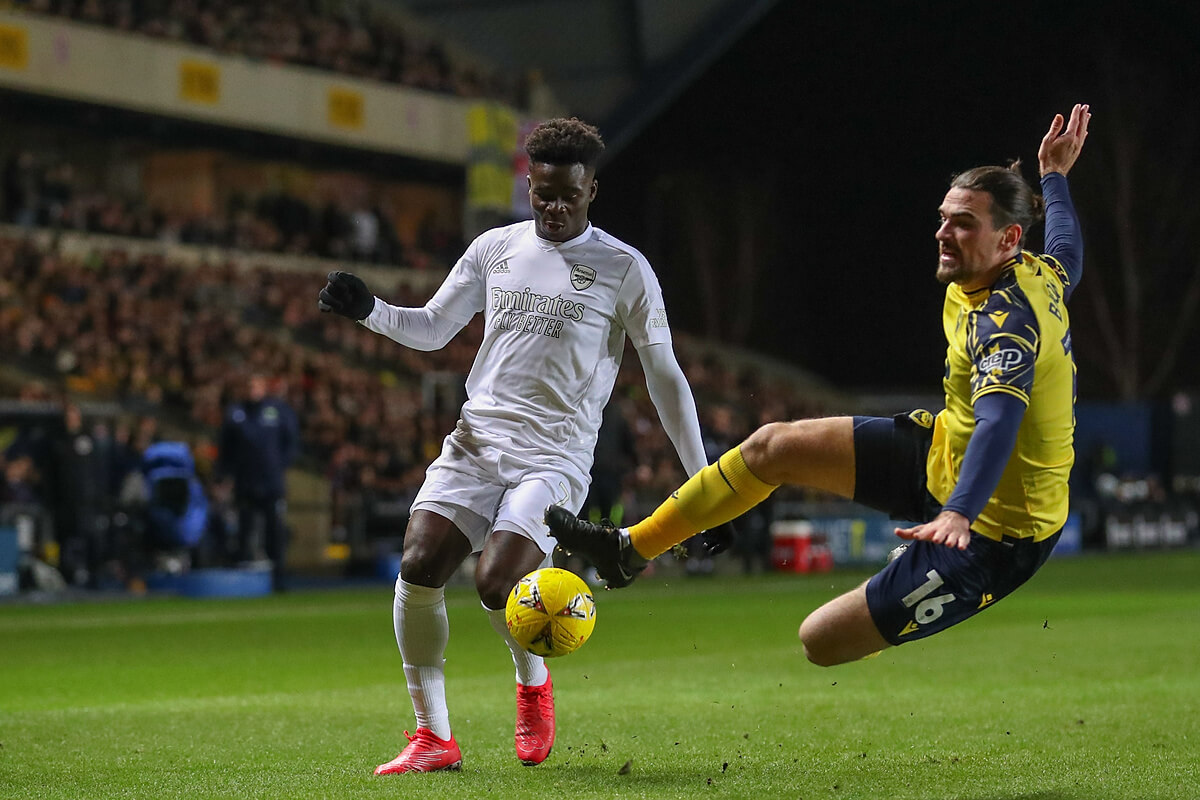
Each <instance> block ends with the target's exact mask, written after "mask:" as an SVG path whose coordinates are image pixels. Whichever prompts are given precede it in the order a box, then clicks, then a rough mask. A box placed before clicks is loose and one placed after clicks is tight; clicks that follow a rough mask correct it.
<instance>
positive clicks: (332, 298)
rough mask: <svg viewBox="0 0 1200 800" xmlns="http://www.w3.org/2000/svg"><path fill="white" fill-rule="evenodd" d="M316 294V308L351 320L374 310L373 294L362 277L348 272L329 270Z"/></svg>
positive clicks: (363, 317) (362, 317)
mask: <svg viewBox="0 0 1200 800" xmlns="http://www.w3.org/2000/svg"><path fill="white" fill-rule="evenodd" d="M326 278H327V279H328V281H329V283H327V284H325V288H324V289H322V290H321V293H320V294H319V295H318V296H317V308H319V309H321V310H322V311H332V312H333V313H335V314H341V315H342V316H343V317H349V318H350V319H352V320H356V321H357V320H361V319H366V318H367V317H368V316H369V315H370V314H371V312H372V311H374V310H375V295H373V294H371V290H370V289H368V288H367V285H366V284H365V283H363V279H362V278H360V277H358V276H357V275H355V274H353V273H350V272H331V273H329V275H327V276H326Z"/></svg>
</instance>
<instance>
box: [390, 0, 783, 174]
mask: <svg viewBox="0 0 1200 800" xmlns="http://www.w3.org/2000/svg"><path fill="white" fill-rule="evenodd" d="M387 2H388V3H390V4H392V5H395V6H399V7H401V8H403V9H405V10H406V11H407V12H408V13H409V14H412V15H414V16H415V17H417V18H418V19H420V20H421V21H423V22H425V23H427V24H429V25H430V26H431V27H432V28H435V29H437V30H439V31H441V32H442V33H444V34H445V36H446V37H447V38H448V39H450V40H452V41H456V42H458V43H460V44H462V45H463V46H464V47H466V48H468V49H469V50H471V51H473V52H475V53H477V54H479V56H480V57H482V58H486V59H488V60H489V61H492V62H493V63H495V64H496V65H497V66H500V67H502V68H505V69H509V70H513V71H514V72H524V71H527V70H537V71H538V72H540V73H541V75H542V78H543V79H544V80H545V82H546V84H547V85H548V86H549V88H550V89H551V91H552V92H553V93H554V95H555V96H556V98H557V99H558V100H559V101H560V102H561V103H562V104H563V105H564V106H565V107H566V109H567V111H569V112H570V113H572V114H576V115H578V116H580V117H582V118H584V119H587V120H588V121H589V122H594V123H597V124H598V125H600V127H601V129H602V130H603V131H604V137H605V141H606V142H607V143H608V145H609V149H608V155H609V156H610V157H611V156H612V155H615V154H616V153H617V152H618V151H620V150H621V148H622V147H623V146H624V145H626V144H628V143H629V141H631V140H632V139H633V138H634V137H635V136H636V135H637V133H638V132H639V131H640V130H641V129H642V128H643V127H645V126H646V125H647V124H648V123H649V122H650V121H651V120H652V119H654V117H655V116H657V115H658V113H659V112H661V111H662V110H663V109H664V108H665V107H666V105H667V104H668V103H669V102H670V101H671V100H673V99H674V98H675V97H676V96H678V94H679V93H680V92H682V91H683V89H684V88H686V87H687V85H688V84H689V83H690V82H691V81H692V80H694V79H695V78H696V77H698V76H699V75H700V74H701V73H702V72H703V70H704V69H705V68H706V67H707V66H708V65H709V64H711V63H712V62H713V61H714V60H715V59H716V58H718V57H719V56H720V55H721V54H722V53H723V52H725V50H726V49H727V48H728V47H729V46H730V45H731V44H733V43H734V42H735V41H736V40H737V39H738V37H739V36H741V35H742V33H744V32H745V31H746V30H747V29H748V28H749V27H750V26H751V25H753V24H754V23H755V22H757V21H758V20H759V19H761V18H762V16H763V15H764V14H765V13H766V12H767V11H768V10H769V9H770V8H771V7H772V6H773V5H775V3H776V2H777V0H687V2H680V0H387Z"/></svg>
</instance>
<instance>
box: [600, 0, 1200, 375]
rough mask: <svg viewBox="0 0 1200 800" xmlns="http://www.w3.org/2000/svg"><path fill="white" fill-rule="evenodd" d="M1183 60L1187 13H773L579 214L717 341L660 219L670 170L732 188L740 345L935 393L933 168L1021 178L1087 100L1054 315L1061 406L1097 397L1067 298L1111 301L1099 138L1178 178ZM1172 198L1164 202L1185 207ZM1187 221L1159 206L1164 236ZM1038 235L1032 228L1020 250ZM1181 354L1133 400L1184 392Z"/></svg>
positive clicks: (1191, 95)
mask: <svg viewBox="0 0 1200 800" xmlns="http://www.w3.org/2000/svg"><path fill="white" fill-rule="evenodd" d="M1198 65H1200V15H1198V13H1197V10H1196V8H1195V4H1193V3H1165V2H1158V3H1139V4H1136V5H1134V4H1116V3H1078V2H1067V3H1054V2H1041V3H1006V4H993V3H968V4H950V3H913V2H908V3H891V2H889V3H848V4H820V5H817V4H809V3H798V2H782V3H780V4H779V5H778V6H777V7H776V8H775V9H774V10H773V11H772V12H771V13H770V14H769V15H768V16H767V17H766V18H765V19H764V20H763V21H762V22H761V23H760V24H759V25H757V26H756V27H755V28H753V29H752V30H751V31H750V32H749V33H748V35H746V36H745V37H744V38H743V39H742V40H740V41H739V42H738V43H737V44H736V45H735V46H734V47H733V48H732V49H731V50H730V52H728V53H727V54H726V55H725V56H724V57H723V58H721V59H720V60H719V61H717V62H716V63H715V64H713V65H712V66H711V67H710V68H709V69H708V70H707V71H706V72H705V73H704V74H703V75H702V76H701V77H700V78H699V79H698V80H697V81H696V82H695V83H694V84H693V85H691V86H690V87H689V89H688V90H687V91H686V92H685V93H684V94H683V95H682V96H681V97H680V98H679V99H678V100H677V101H676V102H674V103H673V104H672V105H671V106H670V107H669V108H668V109H667V110H666V111H665V113H663V114H662V115H661V116H660V117H659V118H657V119H656V120H655V121H654V123H653V124H652V125H651V127H649V128H647V129H646V130H645V131H644V133H643V134H642V135H641V136H639V137H638V138H637V140H636V141H635V142H634V143H633V144H631V145H630V146H629V147H628V148H626V149H625V150H623V151H622V152H621V153H619V154H618V155H617V157H616V158H614V159H613V160H612V161H611V163H609V164H607V165H606V166H605V167H604V169H603V170H602V171H601V174H600V194H599V196H598V199H597V201H596V204H595V205H594V206H593V212H592V218H593V220H594V221H595V222H596V223H597V224H598V225H600V226H601V227H604V228H605V229H607V230H609V231H610V232H612V233H614V234H616V235H617V236H619V237H621V238H623V239H626V240H627V241H629V242H631V243H634V244H635V245H637V246H638V247H640V248H641V249H642V250H643V251H644V252H645V253H646V255H647V256H648V257H649V258H650V260H651V263H652V264H654V265H655V268H656V270H657V271H658V273H659V276H660V278H661V280H662V283H663V286H664V291H665V292H666V295H667V303H668V309H669V311H670V313H671V316H672V320H673V323H674V324H675V325H676V326H677V327H682V328H684V329H687V330H692V331H696V332H700V333H709V334H716V335H720V336H723V337H726V338H728V336H729V334H728V329H726V328H724V327H723V325H724V323H721V322H718V323H716V327H715V329H714V324H713V323H711V322H706V321H705V319H703V318H702V316H701V314H700V312H699V311H698V309H699V308H700V306H701V305H702V298H701V297H700V295H699V294H698V291H699V290H698V288H697V284H698V280H697V275H696V272H695V270H693V269H692V268H691V266H690V260H691V258H690V256H689V252H694V251H689V245H688V242H687V241H686V240H687V238H688V237H689V236H690V235H691V234H690V233H689V231H688V230H687V229H685V228H682V227H680V226H679V225H678V224H676V223H675V222H674V221H673V219H674V218H675V216H676V214H675V212H676V211H677V210H678V207H680V206H684V205H687V204H688V203H691V202H694V199H695V198H694V192H693V191H691V188H690V187H692V186H693V184H689V183H688V182H687V179H686V178H684V177H681V176H686V175H688V174H689V173H691V172H693V171H696V170H699V171H701V172H702V173H703V174H704V175H706V176H708V178H709V179H710V181H711V182H712V185H714V186H716V187H717V188H716V195H717V196H718V198H724V199H725V200H728V199H729V198H730V197H732V196H733V194H734V190H735V187H739V186H740V187H743V190H744V189H745V187H750V189H749V191H750V193H751V194H754V193H758V194H759V195H760V196H759V197H758V198H755V199H753V200H752V201H751V205H752V207H753V208H754V209H756V210H755V211H754V213H753V214H752V217H753V225H754V226H756V229H757V230H758V231H759V232H760V234H761V235H762V237H763V239H762V242H763V250H762V251H761V252H760V254H759V256H758V257H759V259H760V263H761V269H762V272H761V274H760V276H759V277H758V283H757V286H756V288H755V291H754V301H753V310H752V312H751V314H750V316H751V319H750V322H749V326H748V329H747V331H746V335H745V339H744V344H746V345H747V346H749V347H751V348H753V349H755V350H760V351H763V352H766V353H769V354H771V355H774V356H777V357H780V358H782V359H785V360H787V361H789V362H792V363H795V364H797V365H799V366H802V367H804V368H807V369H809V370H812V371H814V372H816V373H818V374H819V375H822V376H825V377H827V378H829V379H831V380H832V381H833V382H835V383H836V384H838V385H839V386H842V387H844V388H848V389H862V390H867V389H874V388H887V389H892V390H896V389H912V390H916V391H925V392H937V391H939V388H940V384H939V381H940V377H941V372H942V359H943V355H944V350H945V342H944V339H943V338H942V334H941V331H940V326H939V319H940V308H941V304H942V296H943V289H942V287H941V286H940V284H938V283H937V281H936V280H935V279H934V270H935V258H936V256H935V245H934V239H933V234H934V231H935V229H936V209H937V206H938V204H939V203H940V202H941V198H942V196H943V194H944V192H945V188H946V185H947V182H948V180H949V178H950V176H951V175H952V174H953V173H955V172H958V171H961V170H963V169H967V168H969V167H972V166H976V165H979V164H985V163H1007V161H1008V160H1009V159H1011V158H1016V157H1020V158H1021V159H1023V161H1024V164H1025V174H1026V177H1027V178H1028V179H1029V180H1030V181H1036V179H1037V149H1038V145H1039V142H1040V140H1041V137H1042V135H1043V134H1044V133H1045V130H1046V128H1047V126H1048V125H1049V122H1050V120H1051V118H1052V117H1053V115H1054V113H1056V112H1061V113H1063V114H1064V115H1066V114H1068V113H1069V112H1070V109H1071V106H1072V104H1073V103H1075V102H1087V103H1090V104H1091V106H1092V113H1093V119H1092V125H1091V133H1090V136H1089V139H1088V142H1087V146H1086V148H1085V150H1084V152H1083V154H1082V155H1081V157H1080V160H1079V162H1078V163H1077V165H1076V167H1075V170H1074V171H1073V172H1072V174H1071V176H1070V178H1071V187H1072V194H1073V196H1074V198H1075V201H1076V206H1077V208H1078V210H1079V212H1080V216H1081V218H1082V224H1083V228H1084V233H1085V246H1086V248H1087V253H1086V256H1085V277H1084V282H1083V284H1082V286H1083V288H1081V290H1080V291H1079V293H1077V294H1076V296H1075V298H1074V302H1073V303H1072V321H1073V325H1074V329H1075V347H1076V352H1077V358H1078V360H1079V363H1080V373H1081V375H1080V392H1081V398H1086V397H1088V396H1089V395H1091V396H1095V397H1106V396H1113V395H1115V393H1116V389H1115V387H1114V385H1113V383H1112V381H1111V380H1109V379H1108V378H1107V377H1106V375H1105V374H1103V370H1100V369H1097V370H1096V371H1094V372H1093V371H1092V366H1093V365H1094V366H1096V367H1099V366H1101V365H1102V364H1103V362H1104V360H1105V359H1106V358H1109V356H1108V355H1107V354H1106V353H1105V352H1103V351H1102V350H1101V348H1100V347H1099V341H1098V340H1099V338H1100V334H1099V333H1098V332H1097V331H1095V330H1093V328H1095V324H1096V323H1095V321H1094V320H1093V319H1091V318H1092V317H1095V316H1096V314H1095V313H1093V311H1092V309H1093V307H1094V305H1095V304H1094V298H1093V299H1089V298H1088V297H1087V294H1088V291H1087V290H1092V291H1093V292H1095V291H1099V290H1100V289H1102V288H1103V287H1104V286H1105V285H1107V286H1108V287H1109V288H1108V291H1109V292H1111V293H1114V294H1115V295H1116V296H1117V297H1118V299H1119V298H1120V296H1121V295H1122V293H1123V292H1124V291H1125V287H1122V286H1120V285H1118V284H1117V283H1116V275H1115V271H1114V270H1113V269H1110V264H1111V263H1112V259H1111V258H1109V259H1107V260H1106V259H1105V258H1102V257H1100V256H1098V254H1099V253H1101V251H1108V250H1111V249H1112V248H1114V247H1116V246H1117V245H1116V244H1115V243H1114V241H1113V239H1112V236H1111V231H1107V230H1106V228H1108V227H1110V226H1113V225H1114V224H1115V223H1114V222H1113V220H1114V217H1113V212H1112V202H1111V201H1110V199H1109V198H1110V196H1111V188H1112V184H1113V179H1112V172H1113V161H1112V153H1113V152H1114V147H1116V142H1117V141H1118V139H1120V140H1121V141H1133V140H1136V141H1135V145H1134V146H1140V147H1141V148H1142V149H1141V150H1139V151H1138V152H1139V153H1140V155H1139V156H1138V158H1139V159H1141V161H1139V162H1138V163H1139V164H1141V163H1145V164H1154V165H1155V166H1159V165H1161V167H1160V168H1161V169H1163V170H1168V171H1169V170H1173V169H1180V170H1188V169H1190V170H1192V171H1193V172H1194V171H1195V169H1196V166H1197V164H1196V149H1197V145H1198V144H1200V142H1198V140H1197V139H1196V138H1195V137H1194V136H1192V135H1190V134H1189V133H1188V131H1191V132H1193V133H1194V132H1195V121H1196V117H1197V108H1198V105H1200V101H1198V99H1197V98H1198V96H1200V91H1198V89H1197V82H1198V78H1200V68H1198ZM1118 108H1119V109H1123V111H1119V110H1118ZM1172 130H1174V131H1176V132H1177V133H1178V134H1179V135H1175V136H1171V135H1168V134H1167V133H1160V131H1163V132H1170V131H1172ZM1137 136H1141V138H1140V139H1137ZM1138 142H1140V145H1138ZM1142 151H1145V152H1142ZM1156 159H1157V161H1156ZM1142 172H1147V173H1151V174H1147V175H1142V174H1141V173H1142ZM1157 174H1159V175H1160V176H1165V174H1166V173H1165V172H1159V173H1157ZM1153 178H1154V171H1153V170H1136V171H1135V173H1134V178H1133V180H1135V181H1137V183H1138V186H1139V191H1140V192H1141V193H1140V194H1138V195H1137V196H1136V197H1135V200H1138V199H1144V200H1145V201H1146V202H1144V203H1139V204H1138V205H1137V206H1136V207H1135V209H1134V212H1133V216H1132V217H1131V218H1129V219H1126V223H1128V224H1130V225H1138V224H1140V223H1141V221H1142V220H1143V219H1153V218H1155V217H1156V216H1157V213H1158V211H1157V210H1156V209H1155V208H1154V206H1153V204H1154V201H1155V200H1156V199H1158V198H1156V191H1157V189H1156V186H1155V184H1154V183H1153V180H1152V179H1153ZM1191 186H1192V187H1193V188H1192V191H1190V192H1188V193H1187V194H1186V195H1185V197H1186V199H1187V200H1190V201H1192V203H1193V204H1195V203H1200V200H1198V199H1197V198H1195V197H1194V194H1195V192H1194V187H1195V183H1192V184H1191ZM727 190H728V191H727ZM1191 212H1192V209H1191V208H1177V207H1172V208H1170V210H1169V213H1170V214H1172V215H1178V217H1179V220H1180V224H1181V225H1185V224H1187V220H1189V219H1192V220H1194V219H1195V216H1194V214H1192V213H1191ZM1147 214H1148V216H1146V215H1147ZM1139 215H1140V216H1139ZM715 219H716V220H717V221H718V224H717V225H716V226H715V227H716V229H717V230H716V231H715V232H714V236H715V240H714V242H713V246H714V247H716V248H717V252H716V261H717V263H721V264H725V265H728V266H727V267H722V270H723V271H724V273H725V274H724V275H723V276H722V278H721V284H720V287H718V288H721V287H724V289H726V290H728V291H729V292H733V291H735V289H736V287H737V284H738V282H739V281H740V280H742V279H743V277H742V275H741V274H740V273H739V272H738V270H737V268H736V266H734V261H733V259H732V256H731V254H732V248H733V246H734V239H735V238H736V236H737V235H736V234H735V233H734V229H735V227H736V226H735V225H733V224H732V223H731V222H728V223H727V222H726V221H725V220H724V219H723V217H721V216H719V215H718V216H717V217H716V218H715ZM1122 224H1125V223H1122ZM1184 238H1187V237H1184ZM1188 241H1189V242H1195V241H1196V240H1195V238H1194V237H1192V238H1190V239H1188ZM1041 243H1042V242H1041V230H1040V228H1039V229H1035V230H1034V231H1033V232H1032V233H1031V235H1030V238H1029V241H1028V242H1027V247H1028V248H1029V249H1034V250H1039V251H1040V248H1041ZM1172 261H1173V263H1174V262H1178V263H1177V264H1176V265H1175V266H1172V267H1170V269H1169V270H1168V271H1167V274H1166V275H1165V276H1164V277H1169V275H1170V274H1173V273H1172V272H1171V271H1174V272H1175V273H1178V277H1182V276H1184V275H1186V274H1190V273H1192V272H1195V271H1196V269H1197V267H1198V266H1200V258H1198V257H1197V253H1196V252H1195V251H1194V250H1188V249H1187V247H1186V245H1185V246H1184V247H1183V249H1182V250H1180V251H1179V252H1177V253H1175V254H1173V255H1172ZM1160 266H1161V265H1160ZM1148 276H1149V273H1148ZM1144 290H1145V292H1146V298H1147V303H1148V305H1147V306H1146V307H1145V308H1144V309H1143V310H1142V312H1141V316H1144V317H1145V319H1144V320H1143V323H1144V324H1145V325H1146V326H1147V330H1146V331H1145V336H1146V338H1147V340H1148V341H1154V338H1155V337H1156V336H1157V337H1160V340H1162V338H1161V337H1165V336H1166V335H1167V334H1166V333H1165V332H1163V331H1165V330H1166V329H1163V331H1160V332H1157V333H1156V329H1155V328H1154V327H1153V323H1154V322H1155V321H1156V320H1161V318H1164V317H1166V318H1169V319H1174V318H1175V317H1174V316H1173V315H1172V314H1171V312H1170V311H1169V310H1167V309H1166V307H1163V308H1160V307H1158V305H1157V301H1158V300H1160V299H1164V298H1169V297H1170V295H1171V291H1172V289H1171V287H1170V286H1164V285H1153V284H1151V285H1147V286H1145V287H1144ZM1134 311H1137V309H1136V308H1135V309H1134ZM1118 316H1120V315H1119V314H1118ZM734 338H736V337H734ZM1196 338H1197V337H1196V335H1195V333H1194V332H1192V333H1191V334H1189V336H1188V337H1187V339H1186V341H1185V342H1184V344H1186V343H1187V342H1192V343H1194V342H1195V341H1196ZM1189 350H1194V348H1187V347H1184V348H1183V352H1184V355H1183V356H1182V357H1181V358H1180V362H1179V365H1178V368H1177V370H1176V371H1173V374H1172V376H1171V378H1170V379H1169V380H1168V381H1166V382H1165V384H1164V385H1163V386H1161V387H1159V388H1158V389H1153V388H1152V389H1151V390H1149V391H1150V393H1153V392H1155V391H1157V392H1158V393H1161V392H1163V391H1170V390H1173V389H1175V388H1187V387H1188V386H1194V385H1195V384H1196V383H1197V380H1196V374H1197V370H1196V366H1195V364H1194V363H1193V362H1194V359H1189V358H1188V356H1187V355H1186V353H1187V352H1188V351H1189ZM1146 360H1149V359H1146ZM1149 366H1151V367H1152V366H1153V365H1149Z"/></svg>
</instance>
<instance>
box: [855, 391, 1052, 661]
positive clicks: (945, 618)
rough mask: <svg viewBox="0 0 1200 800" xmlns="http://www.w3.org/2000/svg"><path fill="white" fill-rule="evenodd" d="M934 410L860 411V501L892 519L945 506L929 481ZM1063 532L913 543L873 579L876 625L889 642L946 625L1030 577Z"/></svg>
mask: <svg viewBox="0 0 1200 800" xmlns="http://www.w3.org/2000/svg"><path fill="white" fill-rule="evenodd" d="M932 439H933V417H932V415H930V414H929V412H927V411H914V412H912V413H911V414H899V415H897V416H895V417H890V418H889V417H855V418H854V459H855V468H854V471H855V488H854V500H855V502H858V503H861V504H863V505H865V506H870V507H871V508H874V509H877V510H879V511H883V512H885V513H886V514H888V515H889V516H891V518H892V519H897V520H911V521H912V522H928V521H930V520H931V519H933V518H934V517H936V516H937V515H938V514H939V513H940V512H941V510H942V507H941V504H939V503H938V502H937V500H935V499H934V497H933V495H931V494H930V493H929V490H928V488H926V484H925V459H926V456H927V455H928V454H929V445H930V442H931V441H932ZM1058 536H1059V534H1057V533H1055V534H1054V535H1053V536H1050V537H1047V538H1046V539H1043V540H1042V541H1040V542H1035V541H1033V540H1032V539H1016V538H1009V537H1005V538H1004V539H1003V540H1002V541H999V542H997V541H995V540H994V539H989V538H987V537H986V536H980V535H979V534H977V533H972V534H971V542H970V544H969V545H967V549H966V550H959V549H957V548H954V547H946V546H945V545H941V544H933V543H931V542H921V541H913V542H909V544H908V549H907V550H905V551H904V554H903V555H901V556H900V557H899V558H897V559H896V560H895V561H893V562H892V563H890V564H888V565H887V566H886V567H884V568H883V570H882V571H881V572H879V573H878V574H876V575H875V576H874V577H873V578H871V580H869V581H868V582H867V606H868V608H870V610H871V618H872V619H873V620H874V621H875V627H877V628H878V629H879V632H880V633H881V634H882V635H883V638H884V639H886V640H887V641H888V642H890V643H891V644H894V645H897V644H903V643H904V642H908V641H912V640H913V639H921V638H923V637H925V636H929V635H931V634H934V633H937V632H938V631H942V630H945V629H946V628H949V627H950V626H951V625H955V624H957V623H959V622H962V621H963V620H964V619H966V618H967V617H970V616H973V615H975V614H977V613H979V612H980V611H982V610H983V609H985V608H987V607H988V606H990V605H992V604H993V603H995V602H996V601H997V600H999V599H1000V598H1002V597H1004V596H1006V595H1008V594H1010V593H1011V592H1012V591H1013V590H1014V589H1016V588H1017V587H1018V586H1020V585H1021V584H1023V583H1024V582H1025V581H1027V580H1029V578H1030V577H1032V576H1033V574H1034V573H1035V572H1037V571H1038V568H1039V567H1041V566H1042V564H1044V563H1045V562H1046V559H1047V558H1049V557H1050V551H1051V550H1053V549H1054V545H1055V543H1056V542H1057V541H1058Z"/></svg>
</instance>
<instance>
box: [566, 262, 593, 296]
mask: <svg viewBox="0 0 1200 800" xmlns="http://www.w3.org/2000/svg"><path fill="white" fill-rule="evenodd" d="M595 282H596V270H594V269H592V268H591V267H589V266H585V265H583V264H572V265H571V285H572V286H574V287H575V289H576V291H580V292H582V291H583V290H584V289H586V288H588V287H589V286H591V285H592V284H593V283H595Z"/></svg>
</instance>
